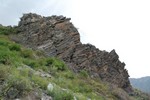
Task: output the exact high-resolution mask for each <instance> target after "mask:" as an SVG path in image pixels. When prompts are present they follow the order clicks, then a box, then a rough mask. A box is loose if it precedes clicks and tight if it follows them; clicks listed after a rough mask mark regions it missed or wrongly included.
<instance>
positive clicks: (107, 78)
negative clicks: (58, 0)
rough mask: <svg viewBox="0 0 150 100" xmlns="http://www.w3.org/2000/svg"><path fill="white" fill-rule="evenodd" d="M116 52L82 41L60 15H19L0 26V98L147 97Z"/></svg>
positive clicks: (109, 99)
mask: <svg viewBox="0 0 150 100" xmlns="http://www.w3.org/2000/svg"><path fill="white" fill-rule="evenodd" d="M124 66H125V64H124V63H122V62H121V61H120V60H119V56H118V55H117V53H116V52H115V50H112V51H111V52H106V51H101V50H99V49H97V48H96V47H94V46H92V45H90V44H82V43H81V42H80V36H79V33H78V31H77V29H76V28H75V27H74V26H73V24H72V23H71V22H70V19H68V18H65V17H63V16H51V17H42V16H40V15H37V14H31V13H30V14H24V16H23V17H22V18H21V21H20V22H19V25H18V26H15V27H11V26H8V27H4V26H0V100H1V99H2V100H13V99H19V100H142V99H143V100H149V97H148V95H146V94H144V93H141V92H140V91H137V90H134V89H132V87H131V85H130V82H129V78H128V77H129V75H128V73H127V70H126V69H125V68H124Z"/></svg>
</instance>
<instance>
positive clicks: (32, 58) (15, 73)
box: [0, 27, 122, 100]
mask: <svg viewBox="0 0 150 100" xmlns="http://www.w3.org/2000/svg"><path fill="white" fill-rule="evenodd" d="M13 32H15V30H13V29H11V28H7V27H0V86H1V85H2V86H3V87H2V91H0V99H3V97H8V95H9V94H10V93H14V94H13V96H11V97H8V99H15V98H16V97H18V96H23V95H27V94H28V93H30V91H34V89H35V88H38V89H42V90H43V91H44V92H46V93H47V94H49V95H50V96H52V97H53V100H74V98H76V99H77V100H87V99H88V98H90V99H91V100H117V96H118V94H119V93H118V92H119V91H122V90H120V89H118V90H115V91H114V92H112V91H109V86H108V85H107V84H105V83H103V82H102V81H101V80H100V79H93V78H90V76H89V74H88V71H86V70H81V71H80V72H79V73H78V74H77V73H74V72H72V71H71V70H69V69H68V67H67V66H66V65H65V63H64V62H63V61H61V60H59V59H57V58H55V57H46V56H45V55H44V54H43V52H41V51H33V50H32V49H27V48H24V47H23V46H21V45H19V44H16V43H15V42H13V41H11V40H9V38H8V35H9V34H10V33H13ZM24 66H26V67H24ZM39 70H42V71H43V72H45V73H47V74H50V75H52V77H51V78H47V77H41V76H40V75H37V74H35V73H36V72H38V71H39ZM49 83H53V84H55V85H54V89H53V91H48V90H47V86H48V84H49ZM12 91H13V92H12ZM121 95H122V94H120V95H119V96H121Z"/></svg>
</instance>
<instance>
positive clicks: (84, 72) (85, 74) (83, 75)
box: [80, 69, 89, 78]
mask: <svg viewBox="0 0 150 100" xmlns="http://www.w3.org/2000/svg"><path fill="white" fill-rule="evenodd" d="M80 75H81V76H82V77H86V78H87V77H88V76H89V74H88V72H87V71H86V70H84V69H83V70H80Z"/></svg>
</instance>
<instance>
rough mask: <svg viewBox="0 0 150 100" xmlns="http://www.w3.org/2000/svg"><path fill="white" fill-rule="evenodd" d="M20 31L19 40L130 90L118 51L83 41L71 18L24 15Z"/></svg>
mask: <svg viewBox="0 0 150 100" xmlns="http://www.w3.org/2000/svg"><path fill="white" fill-rule="evenodd" d="M17 30H18V37H19V38H17V40H16V41H17V42H19V43H22V44H24V45H25V46H27V47H29V48H33V49H39V50H43V51H44V52H45V53H46V55H48V56H56V57H58V58H60V59H62V60H63V61H65V62H66V63H67V64H68V66H69V67H70V68H71V69H72V70H74V71H75V72H79V71H80V70H83V69H85V70H87V71H88V72H89V74H90V75H91V77H99V78H101V79H102V80H104V81H106V82H109V83H112V84H115V85H116V86H118V87H121V88H123V89H127V90H130V89H131V88H130V82H129V79H128V77H129V75H128V72H127V70H126V69H125V68H124V67H125V64H124V63H122V62H121V61H120V60H119V56H118V55H117V53H116V52H115V50H112V51H111V52H106V51H101V50H99V49H97V48H96V47H95V46H93V45H90V44H82V43H81V42H80V35H79V33H78V30H77V29H76V28H75V27H74V26H73V24H72V23H71V22H70V19H69V18H66V17H63V16H51V17H43V16H40V15H37V14H32V13H29V14H24V15H23V17H22V18H21V21H20V22H19V25H18V26H17Z"/></svg>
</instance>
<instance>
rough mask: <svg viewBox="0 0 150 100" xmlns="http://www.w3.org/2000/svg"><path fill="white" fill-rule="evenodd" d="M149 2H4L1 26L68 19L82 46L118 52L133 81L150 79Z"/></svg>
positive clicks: (1, 0)
mask: <svg viewBox="0 0 150 100" xmlns="http://www.w3.org/2000/svg"><path fill="white" fill-rule="evenodd" d="M149 5H150V1H149V0H0V24H2V25H17V24H18V21H19V18H20V17H21V16H22V15H23V14H24V13H29V12H32V13H37V14H40V15H42V16H51V15H64V16H66V17H69V18H71V22H72V23H73V24H74V25H75V27H76V28H77V29H78V30H79V33H80V37H81V41H82V43H90V44H92V45H95V46H96V47H97V48H99V49H100V50H106V51H111V50H112V49H115V50H116V52H117V54H118V55H119V59H120V60H121V61H122V62H125V63H126V67H125V68H126V69H127V70H128V73H129V75H130V77H132V78H139V77H143V76H150V61H149V58H150V46H149V43H150V36H149V34H150V6H149Z"/></svg>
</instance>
